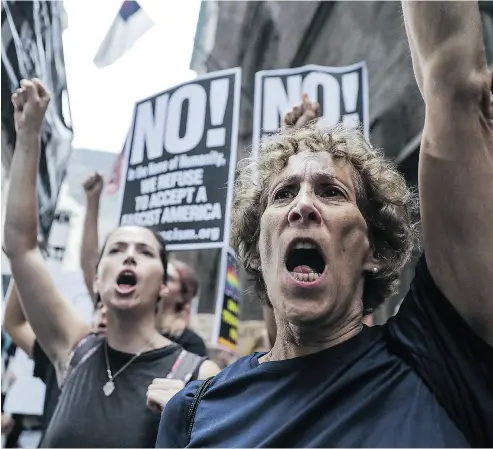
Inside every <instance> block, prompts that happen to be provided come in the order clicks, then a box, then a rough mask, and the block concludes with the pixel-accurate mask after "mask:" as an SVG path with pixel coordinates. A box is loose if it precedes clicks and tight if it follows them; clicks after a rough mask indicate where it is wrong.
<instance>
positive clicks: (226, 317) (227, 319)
mask: <svg viewBox="0 0 493 449" xmlns="http://www.w3.org/2000/svg"><path fill="white" fill-rule="evenodd" d="M225 253H226V268H225V276H222V277H221V278H222V279H221V280H222V283H221V284H220V285H222V286H223V288H222V289H221V288H220V289H219V292H218V301H217V308H218V310H217V311H216V323H215V328H214V332H213V345H215V344H219V345H220V346H224V347H225V348H227V349H230V350H232V351H235V350H236V346H237V344H238V323H239V319H240V278H239V270H240V266H239V264H238V261H237V260H236V257H235V253H234V251H233V250H232V249H231V248H229V249H228V250H227V251H225Z"/></svg>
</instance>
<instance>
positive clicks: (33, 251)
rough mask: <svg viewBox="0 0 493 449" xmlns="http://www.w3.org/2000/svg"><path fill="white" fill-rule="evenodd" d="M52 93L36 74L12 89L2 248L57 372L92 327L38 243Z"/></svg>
mask: <svg viewBox="0 0 493 449" xmlns="http://www.w3.org/2000/svg"><path fill="white" fill-rule="evenodd" d="M49 102H50V93H49V91H48V90H47V89H46V87H45V86H44V84H43V83H42V82H41V81H40V80H39V79H36V78H35V79H33V80H30V81H28V80H22V81H21V87H20V88H19V89H17V90H16V91H15V93H14V94H13V95H12V103H13V104H14V120H15V128H16V131H17V139H16V145H15V152H14V157H13V159H12V165H11V168H10V187H9V193H8V198H7V210H6V216H5V227H4V232H5V236H4V237H5V238H4V241H5V249H6V253H7V255H8V257H9V258H10V263H11V268H12V274H13V277H14V279H15V280H16V282H17V288H18V291H19V294H20V296H21V297H22V298H23V306H24V309H25V312H26V315H27V318H28V320H29V322H30V324H31V326H32V328H33V330H34V333H35V334H36V337H37V339H38V340H39V343H40V345H41V347H42V348H43V349H44V351H45V352H46V354H47V355H48V357H49V358H50V359H51V361H52V362H53V364H54V365H55V367H56V369H57V374H58V376H59V378H60V376H61V373H62V371H63V369H64V367H65V365H66V362H67V359H68V357H69V355H70V353H71V351H72V350H73V348H74V347H75V345H76V344H77V343H78V342H79V341H80V340H81V339H82V338H83V337H84V336H86V335H87V334H89V333H90V328H89V326H88V325H87V324H86V323H84V321H83V319H82V318H81V317H80V314H79V313H78V312H77V310H76V309H75V307H74V306H73V305H72V304H71V303H70V302H69V301H67V300H65V299H64V298H63V296H62V295H61V294H60V293H59V291H58V290H57V289H56V287H55V285H54V283H53V281H52V279H51V277H50V274H49V271H48V268H47V266H46V263H45V261H44V259H43V256H42V255H41V252H40V250H39V247H38V240H37V230H38V203H37V192H36V180H37V176H38V163H39V158H40V153H41V131H42V124H43V120H44V116H45V112H46V109H47V108H48V105H49Z"/></svg>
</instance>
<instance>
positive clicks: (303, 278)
mask: <svg viewBox="0 0 493 449" xmlns="http://www.w3.org/2000/svg"><path fill="white" fill-rule="evenodd" d="M325 267H326V264H325V259H324V256H323V253H322V251H321V250H320V247H319V246H318V245H317V244H316V243H314V242H312V241H310V240H297V241H296V242H295V243H294V244H292V245H291V248H290V249H289V250H288V255H287V258H286V269H287V270H288V273H289V275H290V276H291V277H292V278H293V279H295V280H296V281H298V282H301V283H303V284H307V285H309V284H315V283H317V281H318V280H319V279H320V277H321V276H322V274H323V273H324V272H325Z"/></svg>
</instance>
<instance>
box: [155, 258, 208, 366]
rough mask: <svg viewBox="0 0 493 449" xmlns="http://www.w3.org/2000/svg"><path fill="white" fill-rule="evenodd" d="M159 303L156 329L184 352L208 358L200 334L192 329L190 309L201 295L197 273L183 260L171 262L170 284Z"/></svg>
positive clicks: (168, 283)
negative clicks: (199, 294) (199, 293)
mask: <svg viewBox="0 0 493 449" xmlns="http://www.w3.org/2000/svg"><path fill="white" fill-rule="evenodd" d="M166 287H167V288H166V290H165V293H164V295H163V296H162V297H161V301H160V303H159V304H158V311H157V316H156V326H157V328H158V330H159V331H160V332H161V333H162V334H163V335H164V336H165V337H167V338H169V339H170V340H172V341H174V342H176V343H178V344H179V345H180V346H182V347H183V349H185V350H187V351H190V352H193V353H194V354H197V355H200V356H202V357H205V356H206V355H207V349H206V346H205V343H204V340H203V339H202V337H200V335H198V334H197V333H196V332H194V331H193V330H191V329H190V327H189V323H190V308H191V304H192V300H193V299H194V298H195V297H196V296H197V294H198V292H199V282H198V280H197V274H196V273H195V271H194V270H193V269H192V268H191V267H190V266H189V265H187V264H186V263H185V262H182V261H180V260H176V259H175V260H170V261H169V262H168V281H167V285H166Z"/></svg>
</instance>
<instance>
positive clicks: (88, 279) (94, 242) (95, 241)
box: [80, 172, 104, 297]
mask: <svg viewBox="0 0 493 449" xmlns="http://www.w3.org/2000/svg"><path fill="white" fill-rule="evenodd" d="M103 184H104V182H103V177H102V176H101V175H100V174H99V173H97V172H96V173H94V174H93V175H91V176H89V177H88V178H87V179H86V180H85V181H84V184H83V187H84V192H85V193H86V200H87V207H86V216H85V218H84V229H83V232H82V247H81V251H80V265H81V267H82V273H83V275H84V282H85V283H86V287H87V290H88V291H89V294H90V295H91V297H93V296H94V292H93V282H94V277H95V276H96V267H97V263H98V255H99V234H98V217H99V200H100V198H101V191H102V190H103Z"/></svg>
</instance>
